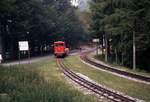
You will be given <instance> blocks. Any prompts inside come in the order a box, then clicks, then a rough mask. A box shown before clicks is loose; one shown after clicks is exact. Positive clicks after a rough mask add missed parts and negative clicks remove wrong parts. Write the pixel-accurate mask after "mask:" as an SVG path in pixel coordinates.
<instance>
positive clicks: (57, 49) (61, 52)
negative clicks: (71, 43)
mask: <svg viewBox="0 0 150 102" xmlns="http://www.w3.org/2000/svg"><path fill="white" fill-rule="evenodd" d="M68 53H69V49H68V48H66V44H65V42H63V41H57V42H54V55H55V56H56V57H65V56H67V55H68Z"/></svg>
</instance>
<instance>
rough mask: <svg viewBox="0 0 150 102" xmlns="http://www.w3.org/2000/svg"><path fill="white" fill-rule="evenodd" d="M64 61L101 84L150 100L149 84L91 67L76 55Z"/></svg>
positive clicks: (147, 101)
mask: <svg viewBox="0 0 150 102" xmlns="http://www.w3.org/2000/svg"><path fill="white" fill-rule="evenodd" d="M65 63H66V64H68V63H70V66H71V67H70V68H71V69H72V70H74V71H76V72H79V73H82V74H84V75H86V76H88V77H89V78H91V79H93V80H95V81H97V82H98V83H100V84H102V85H105V86H107V87H109V88H112V89H114V90H117V91H120V92H123V93H125V94H127V95H129V96H132V97H135V98H139V99H142V100H145V101H146V102H149V101H150V94H149V93H150V85H146V84H142V83H138V82H134V81H131V80H128V79H125V78H121V77H118V76H116V75H113V74H109V73H107V72H103V71H100V70H97V69H94V68H91V67H89V66H87V65H86V64H84V63H82V62H81V60H80V58H79V57H77V56H70V57H67V58H66V59H65Z"/></svg>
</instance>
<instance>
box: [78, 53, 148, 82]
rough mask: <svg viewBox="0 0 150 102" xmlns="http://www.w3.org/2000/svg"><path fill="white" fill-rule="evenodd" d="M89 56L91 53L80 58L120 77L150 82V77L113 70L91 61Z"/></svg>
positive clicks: (83, 54)
mask: <svg viewBox="0 0 150 102" xmlns="http://www.w3.org/2000/svg"><path fill="white" fill-rule="evenodd" d="M88 54H89V52H86V53H82V55H81V56H80V58H81V59H82V60H83V61H85V62H87V63H89V64H91V65H94V66H96V67H98V68H100V69H103V70H107V71H110V72H113V73H117V74H119V75H123V76H127V77H130V78H134V79H137V80H141V81H144V82H150V77H146V76H142V75H138V74H134V73H130V72H126V71H122V70H119V69H117V68H111V67H108V66H105V65H103V64H100V63H97V62H95V61H93V60H91V59H90V58H88V56H87V55H88Z"/></svg>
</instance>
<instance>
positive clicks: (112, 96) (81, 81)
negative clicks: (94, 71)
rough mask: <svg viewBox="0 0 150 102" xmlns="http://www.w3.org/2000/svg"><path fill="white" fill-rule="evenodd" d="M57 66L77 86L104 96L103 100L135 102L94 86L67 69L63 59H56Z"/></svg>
mask: <svg viewBox="0 0 150 102" xmlns="http://www.w3.org/2000/svg"><path fill="white" fill-rule="evenodd" d="M57 64H58V65H59V67H60V68H61V69H62V72H63V73H64V74H65V75H66V76H67V77H68V78H70V79H71V80H72V81H74V82H75V83H77V84H79V85H80V86H82V87H84V88H86V89H88V90H90V91H92V92H94V93H95V94H98V95H100V96H104V97H105V98H107V99H109V100H111V101H113V102H136V101H135V100H134V99H131V98H129V97H125V96H123V95H120V94H117V93H115V92H112V91H110V90H108V89H105V88H103V87H101V86H99V85H97V84H94V83H92V82H90V81H88V80H86V79H84V78H82V77H80V76H79V75H77V74H76V73H75V72H73V71H71V70H70V69H69V67H67V66H66V65H65V64H64V63H63V59H57Z"/></svg>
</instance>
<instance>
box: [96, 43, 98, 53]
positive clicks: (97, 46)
mask: <svg viewBox="0 0 150 102" xmlns="http://www.w3.org/2000/svg"><path fill="white" fill-rule="evenodd" d="M96 55H98V42H97V43H96Z"/></svg>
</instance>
